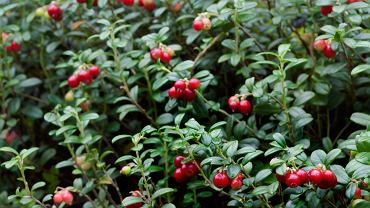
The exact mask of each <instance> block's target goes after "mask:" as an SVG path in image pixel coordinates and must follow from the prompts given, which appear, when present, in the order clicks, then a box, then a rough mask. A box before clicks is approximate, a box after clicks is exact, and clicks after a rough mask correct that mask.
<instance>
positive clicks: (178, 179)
mask: <svg viewBox="0 0 370 208" xmlns="http://www.w3.org/2000/svg"><path fill="white" fill-rule="evenodd" d="M173 177H174V178H175V180H176V182H178V183H181V182H184V181H185V180H186V179H187V177H186V176H184V175H183V174H182V171H181V168H176V170H175V172H174V173H173Z"/></svg>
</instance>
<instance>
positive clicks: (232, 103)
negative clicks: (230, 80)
mask: <svg viewBox="0 0 370 208" xmlns="http://www.w3.org/2000/svg"><path fill="white" fill-rule="evenodd" d="M227 102H228V104H229V107H230V108H231V110H232V111H233V112H234V111H235V110H236V109H237V108H239V98H237V97H236V96H231V97H230V98H229V100H228V101H227Z"/></svg>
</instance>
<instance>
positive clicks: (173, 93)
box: [168, 87, 182, 98]
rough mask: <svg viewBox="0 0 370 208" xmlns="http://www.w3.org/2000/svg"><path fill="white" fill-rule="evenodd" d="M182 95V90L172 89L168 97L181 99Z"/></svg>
mask: <svg viewBox="0 0 370 208" xmlns="http://www.w3.org/2000/svg"><path fill="white" fill-rule="evenodd" d="M181 95H182V91H181V90H178V89H176V88H175V87H171V88H170V89H169V90H168V96H169V97H170V98H179V97H180V96H181Z"/></svg>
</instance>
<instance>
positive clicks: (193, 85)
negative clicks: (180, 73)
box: [168, 78, 201, 102]
mask: <svg viewBox="0 0 370 208" xmlns="http://www.w3.org/2000/svg"><path fill="white" fill-rule="evenodd" d="M200 85H201V82H200V80H199V79H197V78H191V79H190V80H182V79H180V80H177V81H176V82H175V84H174V85H173V87H171V88H170V89H169V90H168V96H169V97H170V98H175V99H178V98H180V99H183V100H185V101H189V102H190V101H193V100H194V98H195V96H196V94H195V90H196V89H198V88H199V87H200Z"/></svg>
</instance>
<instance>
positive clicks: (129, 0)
mask: <svg viewBox="0 0 370 208" xmlns="http://www.w3.org/2000/svg"><path fill="white" fill-rule="evenodd" d="M117 2H119V3H122V4H124V5H126V6H132V5H134V2H135V1H134V0H117Z"/></svg>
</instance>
